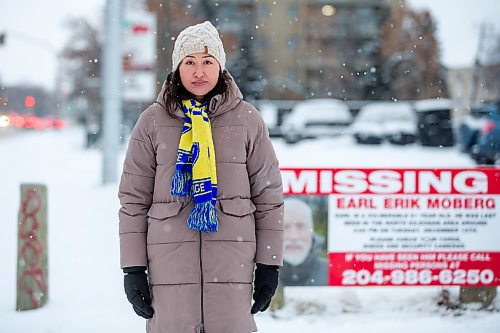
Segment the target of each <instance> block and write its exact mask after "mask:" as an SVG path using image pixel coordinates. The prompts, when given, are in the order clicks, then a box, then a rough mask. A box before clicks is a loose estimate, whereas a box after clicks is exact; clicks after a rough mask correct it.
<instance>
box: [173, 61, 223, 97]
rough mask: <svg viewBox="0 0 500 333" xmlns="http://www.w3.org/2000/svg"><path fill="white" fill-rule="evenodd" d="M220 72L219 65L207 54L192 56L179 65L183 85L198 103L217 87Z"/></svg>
mask: <svg viewBox="0 0 500 333" xmlns="http://www.w3.org/2000/svg"><path fill="white" fill-rule="evenodd" d="M219 72H220V67H219V63H218V62H217V60H216V59H215V58H214V57H212V56H211V55H210V54H207V53H193V54H190V55H188V56H187V57H185V58H184V59H182V62H181V63H180V65H179V74H180V76H181V81H182V84H183V85H184V87H185V88H186V89H187V91H189V92H190V93H191V94H193V95H194V97H195V98H196V100H198V101H201V100H202V99H203V97H204V96H205V95H206V94H207V93H208V92H209V91H211V90H212V89H213V88H214V87H215V85H216V84H217V81H218V80H219Z"/></svg>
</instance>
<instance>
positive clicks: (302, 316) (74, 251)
mask: <svg viewBox="0 0 500 333" xmlns="http://www.w3.org/2000/svg"><path fill="white" fill-rule="evenodd" d="M83 146H84V132H83V131H82V130H81V129H79V128H70V129H68V130H65V131H64V132H40V133H22V134H17V135H10V136H8V137H2V138H0V156H1V157H2V163H0V174H1V175H2V185H1V190H0V244H1V248H2V251H1V252H0V262H2V264H3V271H2V274H0V286H1V287H0V288H1V289H0V290H1V294H0V295H1V296H0V332H1V333H4V332H5V333H21V332H23V333H24V332H30V333H64V332H71V333H79V332H82V333H83V332H85V333H88V332H95V333H98V332H120V333H133V332H144V331H145V321H144V320H143V319H141V318H139V317H137V316H136V315H135V313H134V312H133V311H132V309H131V308H130V306H129V304H128V302H127V300H126V297H125V295H124V292H123V281H122V273H121V270H120V269H119V253H118V217H117V211H118V208H119V202H118V199H117V195H116V193H117V184H114V185H108V186H103V185H101V183H100V179H101V155H100V152H99V151H96V150H85V149H84V148H83ZM275 147H276V151H277V155H278V157H279V159H280V164H281V166H283V167H291V166H309V167H311V166H323V167H470V166H473V164H472V161H471V160H470V159H469V158H468V157H467V156H465V155H462V154H460V153H459V152H458V150H457V149H455V148H441V149H439V148H422V147H420V146H418V145H413V146H409V147H397V146H392V145H389V144H387V145H382V146H380V147H365V146H358V145H356V144H354V143H353V141H352V140H351V138H349V137H341V138H335V139H323V140H316V141H314V140H309V141H304V142H301V143H298V144H296V145H293V146H287V145H285V143H283V142H282V141H281V140H276V141H275ZM122 157H123V156H122ZM299 160H300V161H301V164H300V165H299V164H297V161H299ZM117 168H118V169H121V165H119V166H117ZM27 182H36V183H44V184H46V185H47V186H48V193H49V295H50V296H49V297H50V299H49V302H48V303H47V304H46V306H45V307H43V308H42V309H38V310H34V311H25V312H16V311H15V302H16V295H15V290H16V256H17V240H16V235H17V214H18V209H19V185H20V184H21V183H27ZM440 290H441V288H437V287H398V288H391V287H369V288H366V287H365V288H333V287H313V288H298V287H297V288H287V289H285V299H286V306H285V307H284V308H283V309H281V310H278V311H275V312H273V313H271V312H266V313H262V314H258V315H257V316H256V320H257V325H258V327H259V332H262V333H271V332H272V333H276V332H278V333H280V332H287V333H299V332H300V333H303V332H306V333H327V332H328V333H329V332H336V333H358V332H365V331H366V332H400V331H404V332H405V333H420V332H426V333H438V332H439V333H442V332H454V333H468V332H474V333H476V332H478V333H482V332H484V333H496V332H500V313H499V312H498V311H496V310H493V311H478V310H477V306H474V305H472V306H470V307H468V309H467V310H462V311H447V310H444V309H442V308H439V307H438V306H437V305H436V298H437V296H438V294H439V291H440ZM451 291H452V294H453V296H454V297H455V298H456V294H457V292H458V289H457V288H452V289H451ZM494 308H496V309H499V308H500V301H499V300H498V297H497V300H496V301H495V303H494Z"/></svg>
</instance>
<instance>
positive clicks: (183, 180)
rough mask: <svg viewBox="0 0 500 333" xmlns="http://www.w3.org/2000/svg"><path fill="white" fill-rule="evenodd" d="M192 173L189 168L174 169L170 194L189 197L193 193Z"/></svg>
mask: <svg viewBox="0 0 500 333" xmlns="http://www.w3.org/2000/svg"><path fill="white" fill-rule="evenodd" d="M192 183H193V175H192V173H191V170H189V171H188V170H185V169H176V170H175V174H174V176H173V177H172V188H171V190H170V194H171V195H176V196H181V197H190V196H192V195H193V191H192V188H191V187H192V186H191V185H192Z"/></svg>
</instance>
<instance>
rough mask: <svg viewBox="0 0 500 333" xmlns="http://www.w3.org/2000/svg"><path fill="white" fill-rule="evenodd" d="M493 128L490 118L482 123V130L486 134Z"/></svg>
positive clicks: (493, 124) (493, 123)
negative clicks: (484, 123)
mask: <svg viewBox="0 0 500 333" xmlns="http://www.w3.org/2000/svg"><path fill="white" fill-rule="evenodd" d="M494 129H495V122H494V121H492V120H490V121H488V122H487V123H486V125H484V127H483V130H482V132H483V134H488V133H490V132H491V131H493V130H494Z"/></svg>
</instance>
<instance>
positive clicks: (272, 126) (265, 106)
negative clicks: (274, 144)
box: [257, 101, 281, 137]
mask: <svg viewBox="0 0 500 333" xmlns="http://www.w3.org/2000/svg"><path fill="white" fill-rule="evenodd" d="M257 109H258V110H259V113H260V115H261V116H262V119H264V123H265V124H266V127H267V130H268V131H269V136H271V137H275V136H281V131H280V128H279V126H278V117H279V110H278V107H277V106H276V105H275V104H273V103H271V102H270V101H259V103H257Z"/></svg>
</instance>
